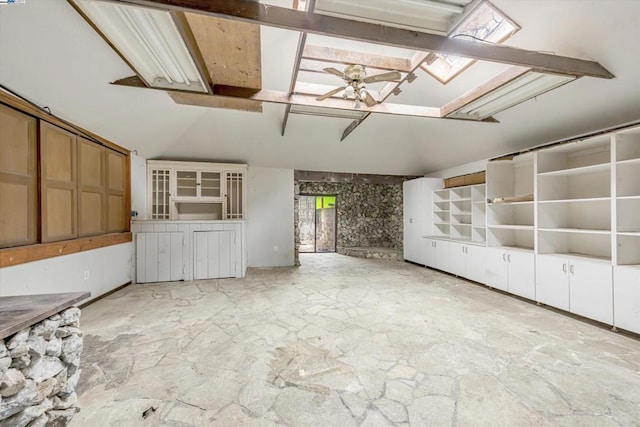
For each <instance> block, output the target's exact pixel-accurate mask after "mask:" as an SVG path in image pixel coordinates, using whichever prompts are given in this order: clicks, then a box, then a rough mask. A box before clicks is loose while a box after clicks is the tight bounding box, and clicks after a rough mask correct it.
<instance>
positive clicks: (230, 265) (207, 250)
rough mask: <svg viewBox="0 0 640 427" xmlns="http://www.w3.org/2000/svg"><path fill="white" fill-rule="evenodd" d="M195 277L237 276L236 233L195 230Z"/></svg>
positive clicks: (219, 277) (198, 278)
mask: <svg viewBox="0 0 640 427" xmlns="http://www.w3.org/2000/svg"><path fill="white" fill-rule="evenodd" d="M193 237H194V239H193V245H194V246H193V254H194V255H193V259H194V262H193V278H194V279H195V280H200V279H222V278H225V277H235V276H236V233H235V232H233V231H194V232H193Z"/></svg>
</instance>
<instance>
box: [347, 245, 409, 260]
mask: <svg viewBox="0 0 640 427" xmlns="http://www.w3.org/2000/svg"><path fill="white" fill-rule="evenodd" d="M337 252H338V253H339V254H341V255H347V256H353V257H358V258H370V259H383V260H386V261H403V258H402V249H395V248H387V247H359V248H341V247H339V248H338V250H337Z"/></svg>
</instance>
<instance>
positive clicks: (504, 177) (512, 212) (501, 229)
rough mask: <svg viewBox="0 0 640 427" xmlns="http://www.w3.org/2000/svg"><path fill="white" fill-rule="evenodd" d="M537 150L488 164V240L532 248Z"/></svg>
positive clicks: (502, 244)
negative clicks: (535, 152)
mask: <svg viewBox="0 0 640 427" xmlns="http://www.w3.org/2000/svg"><path fill="white" fill-rule="evenodd" d="M534 160H535V154H534V153H527V154H523V155H520V156H515V157H513V158H512V159H508V160H497V161H494V162H490V163H489V164H487V208H486V209H487V230H488V232H487V234H488V238H487V243H488V246H490V247H505V248H515V249H521V250H529V251H533V248H534V240H535V239H534V200H533V199H534V181H535V173H534Z"/></svg>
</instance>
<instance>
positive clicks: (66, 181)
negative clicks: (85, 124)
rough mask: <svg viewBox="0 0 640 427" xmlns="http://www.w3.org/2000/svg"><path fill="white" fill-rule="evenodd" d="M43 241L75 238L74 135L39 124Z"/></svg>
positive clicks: (75, 173)
mask: <svg viewBox="0 0 640 427" xmlns="http://www.w3.org/2000/svg"><path fill="white" fill-rule="evenodd" d="M40 150H41V157H40V159H41V161H40V188H41V193H40V204H41V206H42V241H43V242H55V241H58V240H67V239H73V238H75V237H77V236H78V227H77V203H78V200H77V169H76V135H74V134H72V133H70V132H67V131H65V130H63V129H60V128H59V127H57V126H54V125H51V124H49V123H45V122H42V121H41V122H40Z"/></svg>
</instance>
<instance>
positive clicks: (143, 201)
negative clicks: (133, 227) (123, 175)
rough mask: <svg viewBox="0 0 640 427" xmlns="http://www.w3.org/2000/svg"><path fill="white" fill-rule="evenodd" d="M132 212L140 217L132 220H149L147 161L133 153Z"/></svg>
mask: <svg viewBox="0 0 640 427" xmlns="http://www.w3.org/2000/svg"><path fill="white" fill-rule="evenodd" d="M131 210H132V211H136V212H138V216H137V217H135V218H131V219H134V220H135V219H149V218H147V161H146V159H144V158H142V157H140V156H138V155H136V154H135V153H131Z"/></svg>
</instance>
